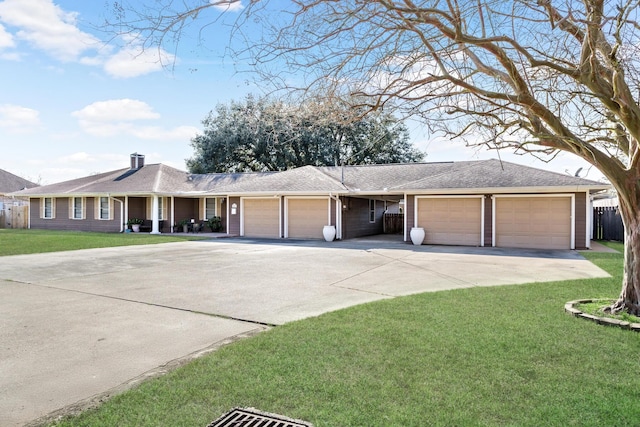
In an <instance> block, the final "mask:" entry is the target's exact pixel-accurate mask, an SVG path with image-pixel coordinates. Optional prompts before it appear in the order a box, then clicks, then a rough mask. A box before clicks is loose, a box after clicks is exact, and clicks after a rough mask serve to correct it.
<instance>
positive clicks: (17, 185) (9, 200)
mask: <svg viewBox="0 0 640 427" xmlns="http://www.w3.org/2000/svg"><path fill="white" fill-rule="evenodd" d="M37 186H38V184H36V183H35V182H31V181H29V180H26V179H24V178H20V177H19V176H17V175H14V174H12V173H10V172H7V171H6V170H3V169H0V210H2V209H3V205H14V204H15V205H21V204H24V203H27V201H28V199H27V198H24V197H21V198H16V197H11V196H8V194H9V193H13V192H15V191H19V190H24V189H25V188H33V187H37Z"/></svg>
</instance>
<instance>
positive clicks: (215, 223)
mask: <svg viewBox="0 0 640 427" xmlns="http://www.w3.org/2000/svg"><path fill="white" fill-rule="evenodd" d="M207 225H208V226H209V229H210V230H211V232H212V233H217V232H219V231H222V218H220V217H219V216H212V217H211V218H209V219H208V220H207Z"/></svg>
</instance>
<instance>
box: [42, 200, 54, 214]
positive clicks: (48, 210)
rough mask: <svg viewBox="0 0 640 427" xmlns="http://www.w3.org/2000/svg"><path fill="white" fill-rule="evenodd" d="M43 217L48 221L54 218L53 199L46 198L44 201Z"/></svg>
mask: <svg viewBox="0 0 640 427" xmlns="http://www.w3.org/2000/svg"><path fill="white" fill-rule="evenodd" d="M42 217H43V218H47V219H51V218H53V217H54V214H53V198H52V197H45V198H44V199H42Z"/></svg>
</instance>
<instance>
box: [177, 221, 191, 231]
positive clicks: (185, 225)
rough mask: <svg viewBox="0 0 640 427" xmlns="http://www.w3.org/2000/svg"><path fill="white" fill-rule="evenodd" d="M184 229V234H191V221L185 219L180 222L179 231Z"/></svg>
mask: <svg viewBox="0 0 640 427" xmlns="http://www.w3.org/2000/svg"><path fill="white" fill-rule="evenodd" d="M179 229H182V232H183V233H188V232H189V220H188V219H183V220H182V221H180V222H178V230H179Z"/></svg>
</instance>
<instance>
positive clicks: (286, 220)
mask: <svg viewBox="0 0 640 427" xmlns="http://www.w3.org/2000/svg"><path fill="white" fill-rule="evenodd" d="M291 199H296V200H309V199H313V200H326V201H327V223H326V224H323V226H324V225H328V224H331V199H330V198H329V197H327V196H306V197H305V196H287V197H285V198H284V237H285V238H288V237H289V200H291Z"/></svg>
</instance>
